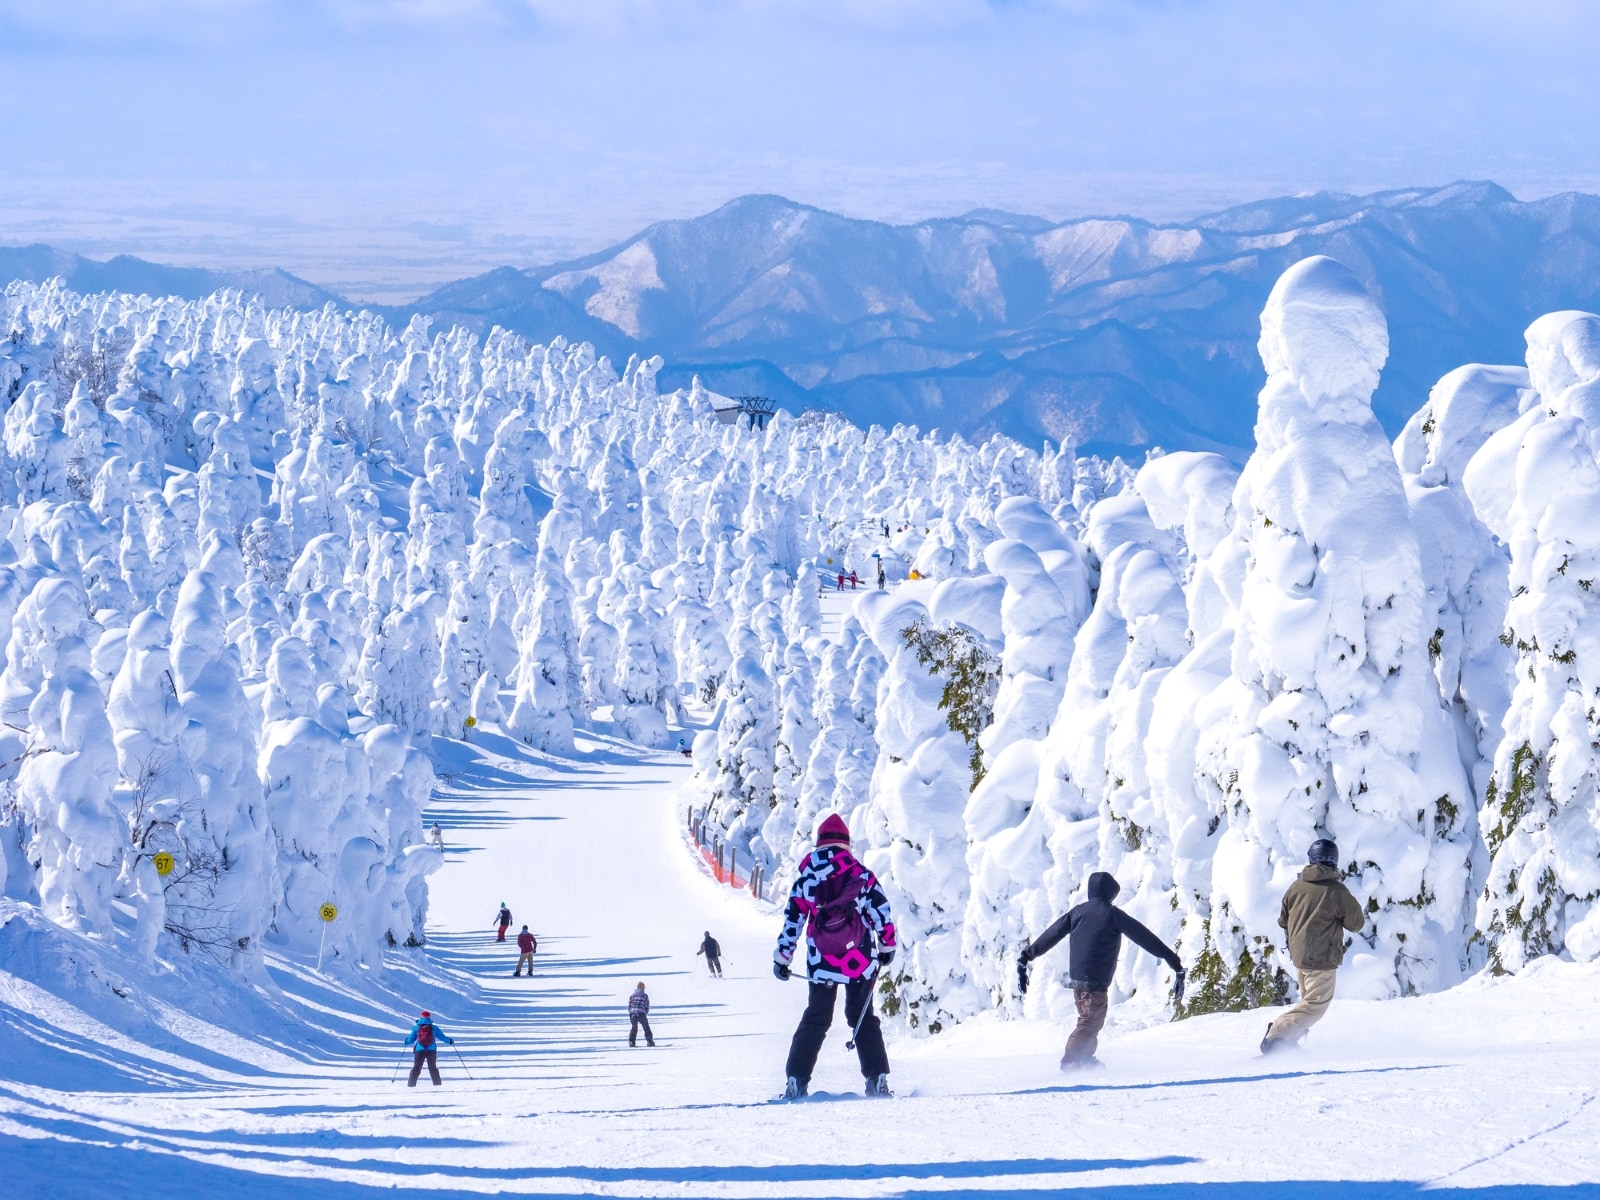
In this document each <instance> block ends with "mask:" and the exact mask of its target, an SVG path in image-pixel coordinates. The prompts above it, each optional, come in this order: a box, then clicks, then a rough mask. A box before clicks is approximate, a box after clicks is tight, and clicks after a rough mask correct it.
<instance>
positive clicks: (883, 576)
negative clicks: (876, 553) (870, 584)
mask: <svg viewBox="0 0 1600 1200" xmlns="http://www.w3.org/2000/svg"><path fill="white" fill-rule="evenodd" d="M888 586H889V576H888V574H887V572H885V571H884V569H883V563H882V562H879V563H878V590H879V591H880V592H881V591H883V589H884V588H886V587H888Z"/></svg>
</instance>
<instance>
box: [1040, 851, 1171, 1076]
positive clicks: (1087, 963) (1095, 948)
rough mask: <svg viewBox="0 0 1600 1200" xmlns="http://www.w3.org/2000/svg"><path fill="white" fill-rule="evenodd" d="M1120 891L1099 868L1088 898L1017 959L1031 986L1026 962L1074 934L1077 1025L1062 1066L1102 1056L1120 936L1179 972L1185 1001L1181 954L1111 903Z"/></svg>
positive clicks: (1071, 959)
mask: <svg viewBox="0 0 1600 1200" xmlns="http://www.w3.org/2000/svg"><path fill="white" fill-rule="evenodd" d="M1121 890H1122V885H1121V884H1119V883H1118V882H1117V881H1116V880H1115V879H1114V878H1113V877H1112V876H1111V874H1110V873H1109V872H1107V871H1096V872H1095V873H1094V874H1093V875H1091V876H1089V898H1088V899H1087V900H1085V901H1084V902H1083V903H1082V904H1080V905H1078V906H1077V907H1076V908H1074V909H1073V910H1072V911H1071V912H1069V913H1067V915H1066V916H1064V917H1062V918H1061V919H1060V920H1058V921H1056V922H1055V924H1053V925H1051V926H1050V928H1049V929H1046V930H1045V931H1044V932H1043V933H1041V934H1040V935H1039V936H1038V937H1036V938H1035V939H1034V940H1033V941H1032V942H1030V943H1029V944H1028V945H1026V946H1024V947H1023V948H1022V953H1021V955H1020V956H1019V957H1018V961H1017V982H1018V984H1019V986H1020V987H1021V989H1022V990H1023V991H1024V992H1025V991H1027V990H1028V964H1029V963H1031V962H1032V961H1033V960H1034V959H1036V958H1038V957H1040V956H1041V955H1044V954H1048V953H1049V952H1050V951H1051V950H1052V949H1054V948H1055V946H1056V943H1058V942H1060V941H1061V939H1062V938H1064V937H1067V936H1068V935H1069V934H1070V935H1071V938H1072V940H1071V941H1070V942H1069V943H1068V944H1067V986H1068V987H1070V988H1071V989H1072V992H1073V999H1074V1000H1075V1002H1076V1004H1077V1008H1078V1025H1077V1028H1075V1029H1074V1030H1073V1031H1072V1034H1071V1036H1070V1037H1068V1038H1067V1048H1066V1052H1065V1053H1064V1054H1062V1056H1061V1069H1062V1070H1063V1071H1070V1070H1072V1069H1073V1068H1075V1067H1088V1066H1095V1065H1097V1064H1098V1062H1099V1060H1098V1059H1096V1058H1095V1056H1094V1052H1095V1050H1096V1048H1097V1047H1098V1046H1099V1044H1100V1030H1101V1029H1102V1028H1103V1027H1104V1026H1105V1023H1106V1012H1107V1010H1108V1009H1109V1008H1110V1005H1111V997H1110V995H1109V993H1110V990H1111V979H1112V977H1113V976H1114V975H1116V973H1117V957H1118V955H1120V954H1121V953H1122V939H1123V937H1124V936H1126V937H1127V938H1128V940H1129V941H1131V942H1132V943H1133V944H1134V945H1135V946H1138V947H1139V948H1140V949H1143V950H1147V951H1149V952H1150V953H1151V954H1153V955H1155V956H1156V957H1157V958H1160V959H1164V960H1165V961H1166V963H1167V965H1168V966H1169V967H1171V968H1172V969H1173V971H1174V972H1175V973H1176V975H1177V979H1176V980H1175V982H1174V983H1173V989H1172V991H1173V996H1174V997H1175V998H1176V999H1177V1000H1178V1001H1180V1002H1181V1001H1182V1000H1183V962H1182V961H1181V960H1180V959H1179V958H1178V956H1177V954H1176V953H1175V952H1174V951H1173V950H1172V948H1171V947H1170V946H1168V945H1167V944H1166V943H1165V942H1163V941H1162V940H1161V939H1160V938H1158V937H1157V936H1156V935H1155V934H1153V933H1151V932H1150V931H1149V930H1148V929H1146V928H1145V927H1144V926H1143V925H1141V924H1140V923H1139V922H1138V921H1135V920H1134V919H1133V918H1132V917H1130V916H1129V915H1128V914H1127V913H1125V912H1123V911H1122V910H1121V909H1120V908H1118V907H1117V906H1116V905H1114V904H1112V903H1111V902H1112V901H1113V900H1115V899H1116V898H1117V893H1118V892H1120V891H1121Z"/></svg>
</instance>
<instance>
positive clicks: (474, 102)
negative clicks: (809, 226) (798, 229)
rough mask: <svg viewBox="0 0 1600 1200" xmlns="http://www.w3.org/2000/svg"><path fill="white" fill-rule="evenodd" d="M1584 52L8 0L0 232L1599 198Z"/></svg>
mask: <svg viewBox="0 0 1600 1200" xmlns="http://www.w3.org/2000/svg"><path fill="white" fill-rule="evenodd" d="M1597 34H1600V4H1594V3H1590V2H1587V0H1518V2H1517V3H1509V2H1507V3H1483V2H1479V0H1451V2H1449V3H1445V2H1442V0H1411V2H1407V0H1390V2H1388V3H1371V2H1368V0H1342V2H1340V3H1324V2H1321V0H1298V2H1295V3H1275V4H1268V3H1258V2H1254V0H1187V2H1186V0H1144V2H1140V0H1127V2H1124V3H1110V2H1102V0H1004V2H1001V0H996V2H991V3H985V2H982V0H879V2H877V3H871V2H867V0H863V2H862V3H856V4H847V3H842V2H840V0H788V2H785V3H779V2H777V0H771V2H768V0H699V2H695V0H572V2H570V3H550V2H546V0H160V2H156V0H74V2H73V3H71V4H66V3H61V2H60V0H0V83H3V84H4V92H5V95H6V105H7V110H8V115H7V119H6V121H5V122H3V123H0V161H4V162H5V163H6V170H7V175H8V182H9V183H11V185H12V195H11V197H10V198H9V199H0V240H4V241H12V242H15V241H19V240H33V239H34V238H38V239H39V240H51V238H50V237H48V236H45V235H46V234H48V233H49V232H50V230H51V222H52V220H55V221H56V223H57V224H58V225H59V226H60V228H59V229H58V230H57V233H58V234H59V236H57V237H56V238H55V240H56V241H57V242H58V243H60V244H73V245H76V246H80V247H83V248H88V249H100V250H110V249H113V248H115V249H133V250H135V251H140V250H143V251H146V252H149V251H151V250H152V247H153V248H154V250H155V251H156V252H159V250H160V249H161V248H162V246H165V247H166V248H167V249H168V250H169V251H181V250H183V249H184V248H185V247H186V246H189V245H191V244H195V245H198V243H193V242H192V238H191V239H190V240H187V241H186V240H184V237H183V236H182V235H181V233H179V234H175V233H174V231H175V230H180V227H184V223H185V222H189V223H190V226H192V227H193V228H196V229H198V228H199V227H200V226H199V225H195V222H200V223H201V224H204V222H205V221H207V220H211V221H213V224H215V223H216V222H221V223H222V225H221V226H218V227H219V228H221V227H224V226H225V227H227V228H228V229H230V230H232V232H231V234H229V235H227V236H220V235H219V237H218V238H214V239H213V243H212V244H213V246H214V247H215V244H216V243H217V242H218V241H220V242H221V243H225V245H224V246H223V247H222V249H224V250H226V252H227V253H228V254H231V255H235V256H238V255H244V256H246V257H248V256H250V255H251V254H252V253H255V252H256V250H257V249H258V248H259V251H260V253H258V254H256V257H257V258H258V260H260V261H268V260H271V261H291V265H294V264H298V265H301V266H302V267H303V266H304V264H305V262H306V261H309V260H310V259H315V258H317V256H318V255H322V256H324V257H327V256H328V255H333V256H334V257H337V256H338V255H339V254H341V253H344V254H346V257H348V255H349V254H351V253H359V250H358V248H357V247H358V244H367V245H369V246H370V247H371V248H372V252H373V253H374V254H379V255H380V256H381V254H388V253H393V252H395V245H394V244H392V243H394V237H392V236H390V235H391V234H392V233H393V231H395V230H402V229H403V230H408V231H409V232H408V233H406V235H405V236H407V237H410V238H412V239H414V240H415V241H416V242H417V243H418V244H419V245H423V246H434V247H436V248H441V253H443V252H444V251H443V249H442V248H444V247H454V248H455V250H456V251H458V252H459V256H461V257H463V259H464V260H466V259H470V260H471V261H472V263H473V264H476V263H479V262H481V261H488V260H490V259H493V258H494V257H495V256H496V254H499V255H501V256H502V257H505V258H507V259H508V260H512V261H520V262H526V261H531V260H533V259H538V258H543V257H550V256H553V255H557V254H564V253H570V252H573V251H575V250H587V249H593V248H597V247H598V246H600V245H603V244H605V243H607V242H609V241H611V240H614V239H616V238H618V237H620V236H623V235H625V234H626V233H629V232H631V231H632V230H634V229H635V228H637V227H638V226H639V225H641V224H643V223H645V222H647V221H648V220H651V219H655V218H659V217H672V216H685V215H690V214H693V213H696V212H701V211H704V210H706V209H707V208H710V207H713V206H714V205H715V204H717V203H720V202H721V201H722V200H725V199H728V198H730V197H732V196H735V195H739V194H742V193H745V192H751V191H776V192H781V193H783V194H785V195H789V196H791V197H793V198H795V199H798V200H804V201H808V202H811V203H815V204H820V205H823V206H825V207H829V208H834V209H839V210H842V211H845V212H848V213H851V214H854V215H861V216H871V217H881V218H886V219H893V220H909V219H915V218H917V217H921V216H926V215H933V214H942V213H953V212H960V211H964V210H966V209H970V208H973V207H979V206H986V207H998V208H1009V209H1013V210H1018V211H1027V212H1033V213H1039V214H1041V215H1045V216H1050V217H1066V216H1070V215H1079V214H1082V213H1086V212H1133V213H1137V214H1141V215H1150V216H1154V217H1158V218H1176V217H1180V216H1185V215H1191V214H1194V213H1197V212H1200V211H1204V210H1206V209H1209V208H1213V207H1218V206H1220V205H1222V204H1225V203H1227V202H1230V201H1233V200H1240V199H1248V198H1253V197H1256V196H1259V195H1263V194H1267V193H1275V192H1293V191H1302V190H1310V189H1316V188H1339V189H1345V190H1357V189H1360V190H1365V189H1371V188H1377V187H1383V186H1400V185H1409V184H1415V183H1433V182H1444V181H1447V180H1450V179H1454V178H1461V177H1473V178H1485V177H1487V178H1494V179H1497V180H1499V181H1501V182H1503V183H1505V184H1506V185H1507V186H1509V187H1511V188H1512V189H1513V190H1514V191H1517V192H1518V193H1519V194H1521V195H1538V194H1546V193H1549V192H1553V191H1559V190H1564V189H1566V188H1571V187H1576V188H1584V189H1600V137H1596V136H1595V135H1594V133H1593V130H1594V129H1595V128H1597V127H1600V122H1597V118H1600V89H1596V88H1595V87H1593V86H1592V84H1591V83H1590V80H1591V78H1592V72H1593V56H1594V51H1595V49H1596V47H1600V37H1597ZM52 214H56V215H55V216H54V217H52ZM229 222H231V223H232V224H231V225H230V224H229ZM296 229H300V234H299V235H297V234H296V233H295V232H294V231H295V230H296ZM141 230H142V232H141ZM163 230H164V231H165V232H163ZM96 231H98V232H96ZM385 231H389V232H385ZM297 236H298V241H297ZM395 236H398V235H395ZM363 237H365V238H366V242H365V243H362V238H363ZM96 238H98V239H99V240H98V241H97V240H96ZM163 238H165V239H166V241H165V242H163V241H162V239H163ZM175 238H176V240H175ZM141 239H144V240H142V241H141ZM386 239H387V240H386ZM296 247H298V249H296ZM383 247H387V249H383ZM341 248H343V249H341ZM291 251H292V252H293V253H291V254H290V260H285V258H284V255H285V254H286V253H289V252H291ZM295 255H298V257H295ZM178 256H181V255H178V254H176V253H168V254H166V255H165V257H167V258H168V259H173V258H174V257H178ZM308 256H309V257H308ZM485 256H487V257H485ZM439 265H440V269H441V270H442V269H443V265H444V264H443V263H441V264H439ZM456 273H460V272H456ZM324 274H325V275H326V272H324Z"/></svg>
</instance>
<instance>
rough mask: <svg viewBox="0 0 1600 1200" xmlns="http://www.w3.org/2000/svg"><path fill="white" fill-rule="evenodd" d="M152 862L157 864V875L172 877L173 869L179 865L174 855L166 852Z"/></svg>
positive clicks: (162, 852)
mask: <svg viewBox="0 0 1600 1200" xmlns="http://www.w3.org/2000/svg"><path fill="white" fill-rule="evenodd" d="M150 861H151V862H152V863H154V864H155V868H156V874H157V875H171V874H172V868H173V867H175V866H177V865H178V864H177V862H176V861H175V860H174V859H173V857H172V855H170V854H168V853H167V852H166V851H165V850H163V851H161V852H160V853H159V854H157V855H155V856H154V857H153V858H151V860H150Z"/></svg>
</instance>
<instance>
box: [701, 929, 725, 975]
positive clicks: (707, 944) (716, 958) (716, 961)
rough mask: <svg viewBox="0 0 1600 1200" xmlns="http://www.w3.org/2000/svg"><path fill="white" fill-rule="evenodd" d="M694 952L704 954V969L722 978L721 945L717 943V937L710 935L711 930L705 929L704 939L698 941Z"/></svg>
mask: <svg viewBox="0 0 1600 1200" xmlns="http://www.w3.org/2000/svg"><path fill="white" fill-rule="evenodd" d="M695 953H696V954H704V955H705V956H706V970H708V971H710V972H711V973H712V974H713V975H715V976H716V977H717V978H718V979H721V978H722V947H721V946H719V945H718V944H717V939H716V938H714V937H712V936H711V930H709V929H708V930H706V940H705V941H703V942H701V943H700V949H698V950H696V951H695Z"/></svg>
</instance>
